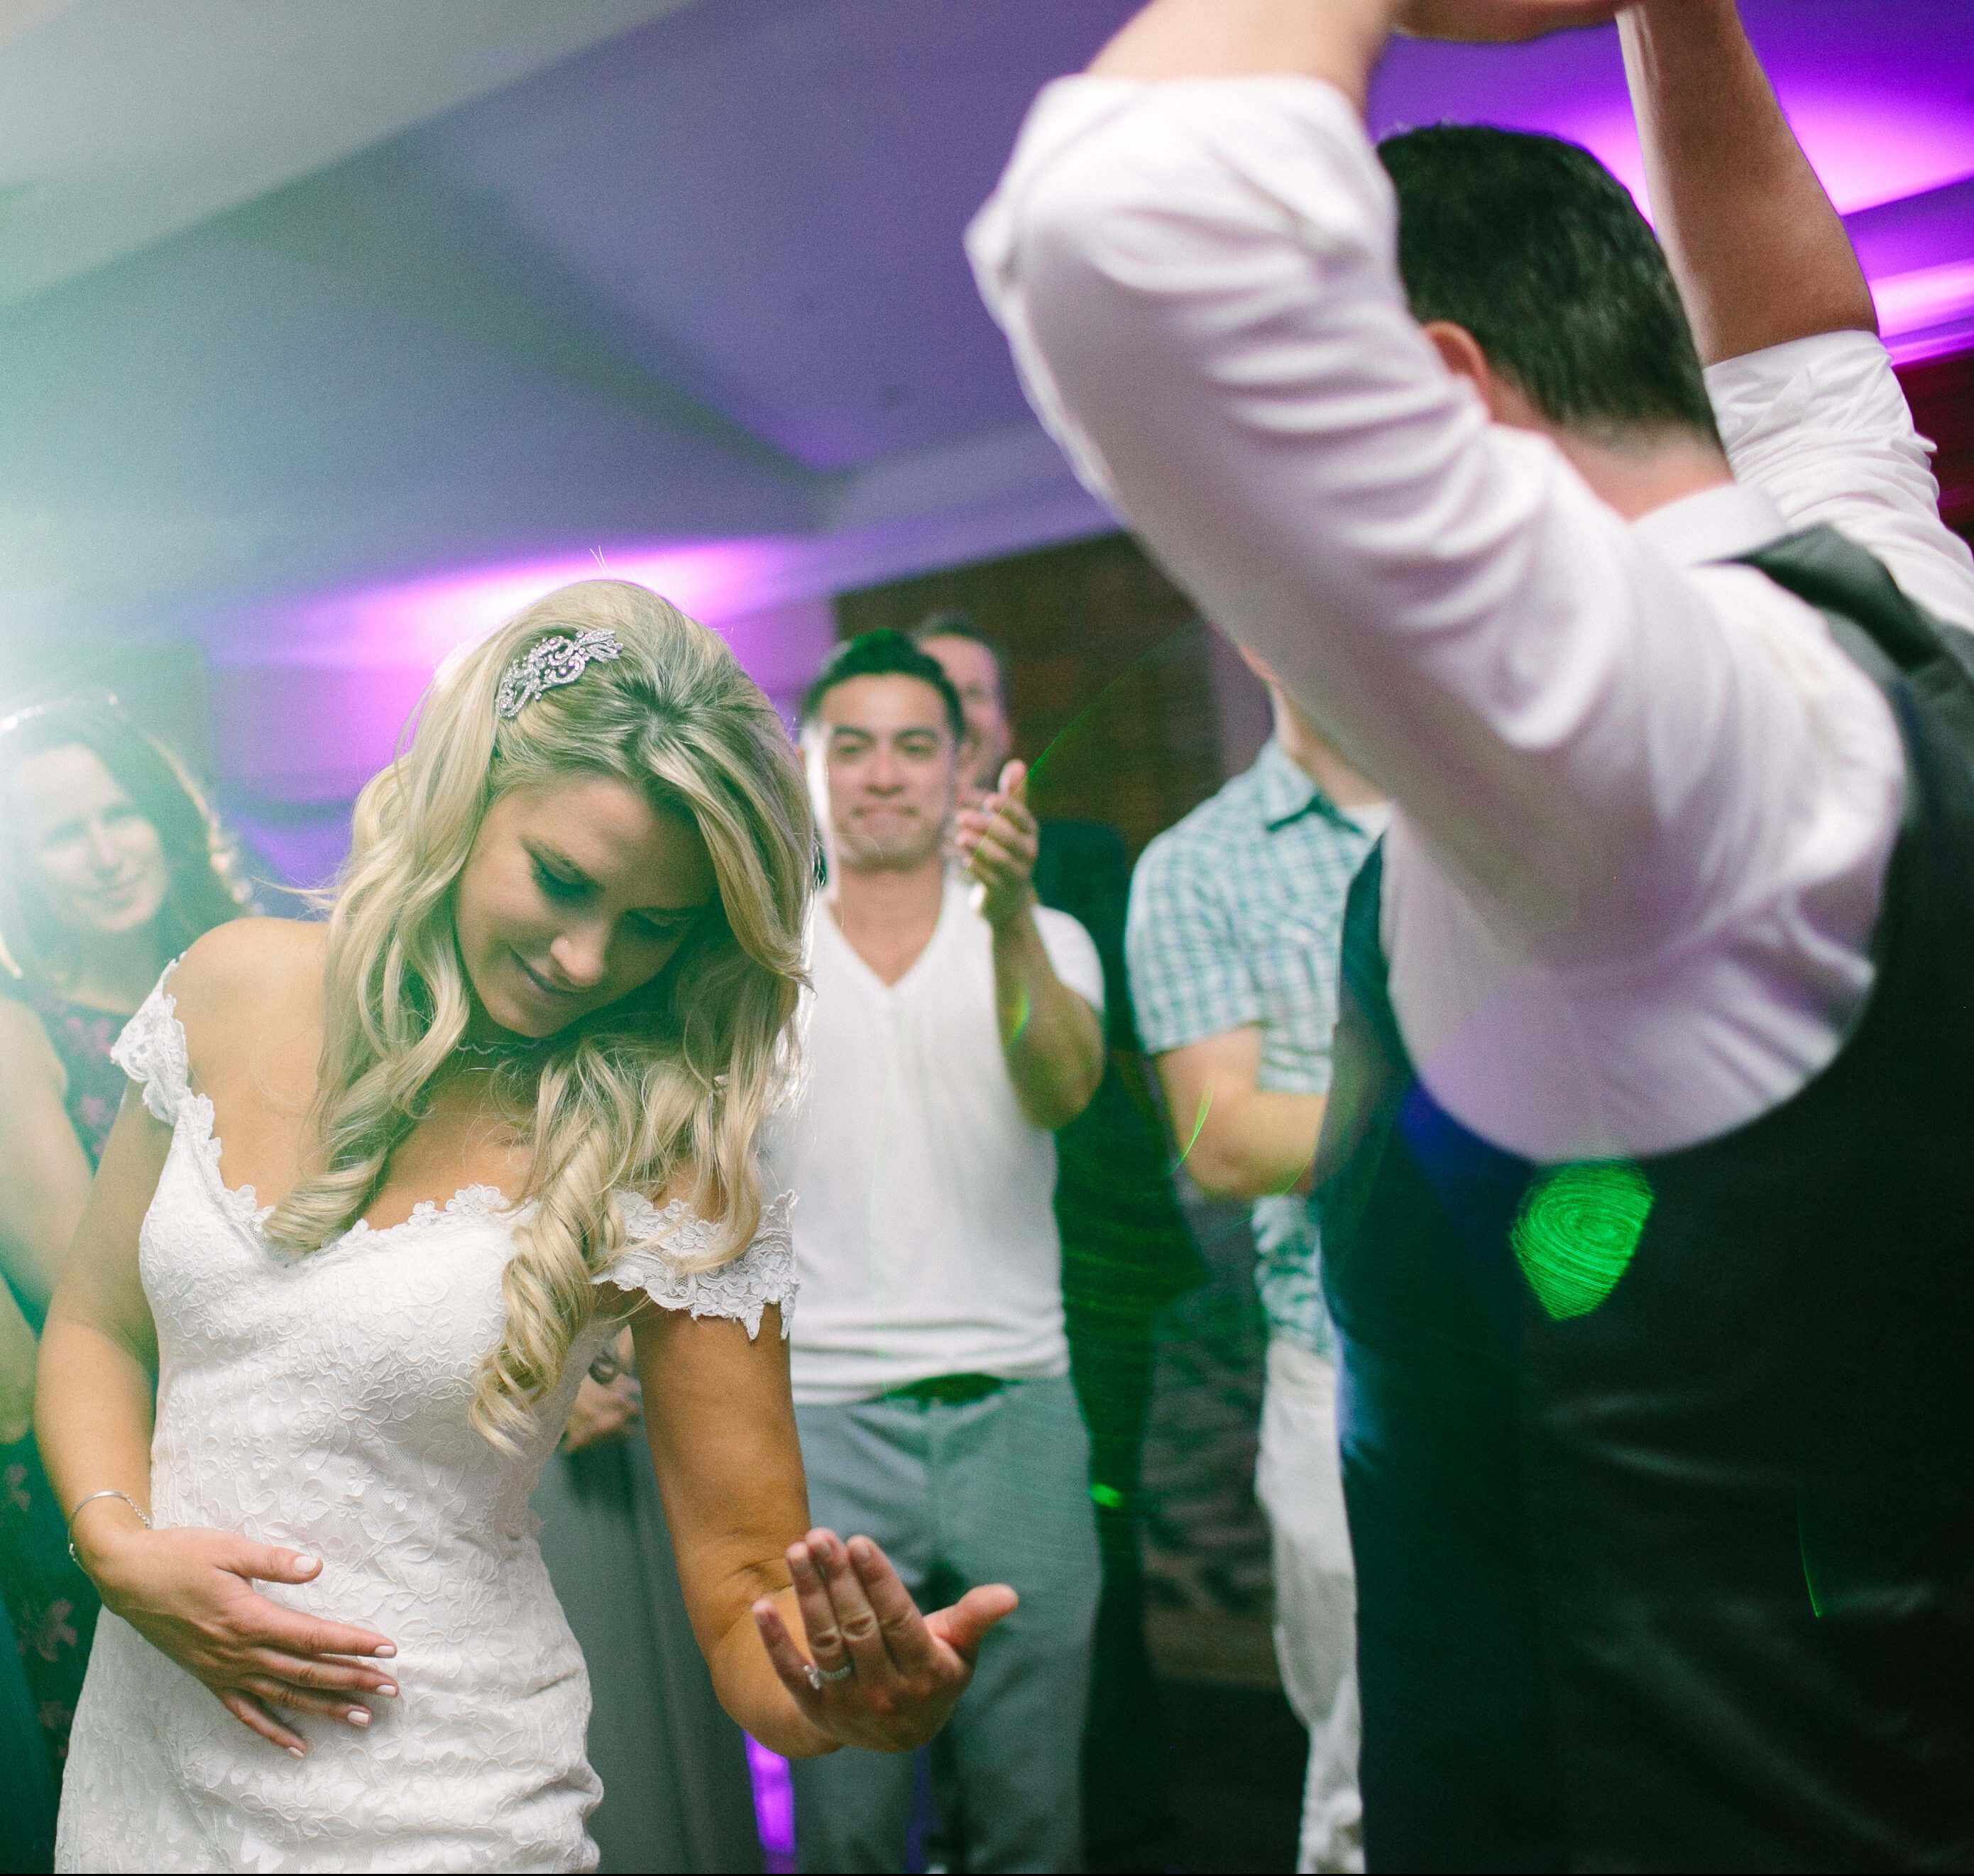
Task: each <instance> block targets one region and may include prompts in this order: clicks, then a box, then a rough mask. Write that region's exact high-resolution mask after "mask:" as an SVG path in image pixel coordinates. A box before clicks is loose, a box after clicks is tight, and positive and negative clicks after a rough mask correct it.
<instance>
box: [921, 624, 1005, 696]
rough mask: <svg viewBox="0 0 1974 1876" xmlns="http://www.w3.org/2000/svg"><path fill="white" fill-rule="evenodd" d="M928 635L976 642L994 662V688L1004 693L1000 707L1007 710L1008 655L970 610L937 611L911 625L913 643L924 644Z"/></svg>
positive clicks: (971, 642)
mask: <svg viewBox="0 0 1974 1876" xmlns="http://www.w3.org/2000/svg"><path fill="white" fill-rule="evenodd" d="M928 638H964V639H965V640H966V642H967V643H968V644H977V645H978V646H979V648H980V649H981V650H982V651H984V652H985V653H986V654H987V655H988V656H989V658H992V660H993V661H994V683H995V688H996V689H997V690H998V691H999V692H1000V694H1001V707H1002V710H1006V708H1007V707H1008V658H1007V654H1006V653H1005V652H1004V651H1002V649H1001V648H1000V647H999V645H998V644H995V641H993V640H992V638H989V637H988V636H987V635H986V634H985V632H984V631H982V630H981V629H980V628H979V626H978V625H975V624H974V622H973V616H972V614H971V613H969V612H958V611H951V612H935V613H933V615H932V616H931V617H930V618H923V619H921V620H920V622H918V624H917V625H914V626H913V628H912V643H913V644H915V645H923V644H924V643H925V641H926V640H927V639H928Z"/></svg>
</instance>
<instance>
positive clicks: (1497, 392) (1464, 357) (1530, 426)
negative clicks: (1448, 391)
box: [1421, 320, 1550, 433]
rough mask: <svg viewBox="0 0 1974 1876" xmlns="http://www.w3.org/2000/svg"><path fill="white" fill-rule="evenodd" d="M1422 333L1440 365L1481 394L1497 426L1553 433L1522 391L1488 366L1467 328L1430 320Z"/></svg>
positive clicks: (1478, 344)
mask: <svg viewBox="0 0 1974 1876" xmlns="http://www.w3.org/2000/svg"><path fill="white" fill-rule="evenodd" d="M1421 330H1423V331H1424V332H1425V336H1427V337H1428V339H1431V341H1432V346H1433V349H1434V350H1435V352H1437V353H1438V354H1439V357H1440V362H1441V364H1443V365H1444V366H1445V367H1446V369H1448V371H1450V372H1452V374H1453V375H1454V377H1456V378H1464V379H1466V380H1467V382H1468V383H1469V384H1471V385H1472V386H1473V387H1474V389H1475V390H1477V392H1480V402H1482V403H1483V404H1484V405H1487V415H1489V416H1490V417H1491V418H1494V421H1495V422H1497V424H1507V425H1510V426H1511V427H1512V428H1515V429H1517V430H1539V431H1543V432H1545V433H1546V432H1547V431H1549V428H1550V426H1549V425H1547V424H1546V423H1545V422H1543V419H1542V417H1541V415H1540V413H1539V412H1537V411H1536V408H1535V406H1534V405H1532V404H1531V403H1530V402H1529V400H1528V398H1527V396H1526V395H1525V394H1524V393H1523V391H1522V390H1521V389H1520V387H1519V386H1518V385H1516V384H1514V383H1513V382H1512V381H1511V380H1510V379H1507V378H1504V377H1503V376H1502V375H1501V374H1500V372H1497V370H1495V369H1494V366H1492V365H1490V363H1488V362H1487V353H1485V352H1484V351H1482V350H1481V349H1480V340H1479V339H1477V338H1475V337H1474V335H1473V334H1472V333H1471V332H1469V331H1468V330H1467V328H1466V327H1465V326H1459V325H1456V324H1455V323H1454V322H1453V321H1452V320H1428V321H1427V322H1426V323H1425V326H1424V327H1423V328H1422V329H1421Z"/></svg>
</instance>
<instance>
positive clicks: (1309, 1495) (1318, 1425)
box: [1126, 659, 1389, 1870]
mask: <svg viewBox="0 0 1974 1876" xmlns="http://www.w3.org/2000/svg"><path fill="white" fill-rule="evenodd" d="M1249 662H1250V663H1251V664H1252V663H1253V661H1252V660H1251V659H1250V661H1249ZM1255 668H1256V671H1257V674H1258V675H1259V676H1260V677H1261V678H1262V679H1263V681H1264V682H1266V683H1267V686H1268V690H1269V694H1270V697H1271V699H1272V701H1273V704H1274V720H1275V733H1274V736H1272V737H1271V738H1270V739H1269V740H1268V742H1267V745H1266V746H1264V748H1263V749H1262V751H1261V754H1260V756H1258V757H1257V758H1256V759H1255V761H1254V766H1252V767H1251V768H1250V769H1248V770H1247V771H1246V772H1244V773H1243V774H1241V775H1238V776H1235V777H1234V779H1232V780H1231V782H1228V783H1227V785H1225V787H1224V788H1222V789H1221V790H1220V792H1218V794H1217V795H1214V796H1213V797H1212V799H1211V800H1209V801H1207V802H1202V804H1201V805H1199V806H1198V808H1195V809H1194V810H1193V811H1192V813H1191V814H1189V815H1187V816H1186V817H1185V819H1184V820H1182V821H1181V822H1179V825H1177V826H1176V827H1174V828H1170V829H1169V831H1166V833H1163V834H1162V835H1159V838H1157V839H1156V840H1155V841H1153V842H1152V844H1151V845H1149V847H1147V848H1146V849H1145V853H1144V857H1143V859H1141V860H1140V861H1139V863H1138V868H1137V871H1136V874H1135V875H1134V876H1133V880H1132V882H1131V906H1130V920H1129V923H1128V926H1127V928H1126V957H1127V959H1128V961H1129V964H1130V980H1131V995H1132V998H1133V1002H1135V1004H1136V1009H1137V1015H1138V1026H1139V1031H1140V1033H1141V1034H1142V1035H1143V1038H1144V1046H1145V1050H1146V1054H1149V1055H1150V1056H1151V1057H1152V1058H1153V1061H1155V1062H1156V1064H1157V1068H1158V1071H1159V1079H1160V1081H1162V1083H1163V1084H1164V1087H1165V1092H1166V1102H1167V1104H1168V1106H1169V1110H1170V1112H1171V1114H1172V1126H1173V1128H1174V1130H1175V1131H1176V1133H1177V1136H1178V1139H1179V1145H1180V1146H1181V1147H1182V1149H1183V1150H1184V1157H1185V1166H1186V1169H1187V1171H1188V1172H1190V1173H1191V1174H1192V1178H1193V1179H1194V1181H1195V1183H1197V1184H1198V1186H1199V1187H1200V1189H1202V1191H1203V1192H1205V1193H1207V1194H1208V1196H1210V1197H1213V1198H1220V1199H1250V1200H1251V1201H1252V1202H1253V1204H1254V1240H1255V1246H1256V1248H1257V1251H1258V1253H1259V1260H1260V1261H1259V1268H1258V1271H1257V1273H1256V1274H1257V1281H1258V1283H1259V1285H1260V1288H1261V1304H1262V1307H1263V1310H1264V1312H1265V1314H1266V1315H1267V1323H1268V1378H1267V1393H1266V1396H1265V1398H1264V1406H1263V1411H1262V1423H1261V1461H1260V1464H1259V1466H1258V1469H1257V1475H1256V1479H1255V1487H1256V1490H1257V1491H1258V1494H1259V1496H1260V1497H1261V1502H1262V1504H1263V1505H1264V1507H1266V1508H1267V1513H1268V1518H1269V1522H1270V1524H1271V1527H1272V1530H1273V1532H1274V1576H1275V1608H1276V1624H1275V1643H1276V1649H1277V1654H1278V1655H1279V1657H1280V1662H1281V1669H1282V1679H1283V1683H1284V1686H1285V1687H1286V1688H1287V1692H1288V1695H1289V1699H1290V1702H1291V1704H1293V1705H1294V1707H1295V1709H1296V1711H1297V1714H1298V1715H1299V1716H1300V1717H1301V1720H1302V1721H1303V1724H1304V1725H1305V1726H1307V1727H1308V1728H1309V1732H1310V1762H1309V1775H1308V1779H1307V1784H1306V1786H1305V1788H1304V1792H1303V1822H1302V1831H1301V1842H1300V1850H1299V1853H1298V1856H1297V1868H1299V1869H1302V1870H1349V1869H1359V1870H1361V1869H1362V1868H1363V1867H1364V1864H1363V1852H1362V1847H1361V1837H1360V1825H1359V1815H1360V1809H1361V1807H1360V1805H1359V1800H1358V1796H1357V1740H1358V1730H1359V1726H1358V1710H1357V1686H1356V1673H1355V1665H1354V1664H1355V1628H1356V1589H1355V1585H1354V1580H1353V1574H1352V1571H1351V1565H1350V1539H1349V1530H1348V1529H1347V1527H1346V1524H1345V1521H1344V1513H1343V1481H1342V1478H1341V1476H1340V1474H1339V1466H1338V1460H1337V1445H1336V1369H1335V1368H1334V1366H1333V1355H1334V1343H1333V1336H1332V1334H1331V1331H1330V1319H1329V1316H1328V1314H1327V1313H1326V1310H1324V1308H1323V1292H1322V1287H1321V1284H1320V1278H1319V1276H1318V1272H1317V1241H1316V1228H1315V1223H1314V1220H1313V1218H1312V1217H1311V1215H1310V1208H1309V1205H1308V1203H1307V1199H1305V1198H1304V1197H1303V1194H1305V1193H1307V1191H1308V1189H1309V1180H1310V1163H1311V1162H1312V1160H1313V1158H1314V1156H1315V1153H1316V1141H1317V1133H1318V1131H1319V1130H1320V1128H1321V1127H1322V1124H1323V1104H1324V1101H1325V1100H1326V1097H1327V1094H1328V1091H1329V1087H1330V1031H1332V1030H1333V1028H1335V1026H1336V986H1337V972H1338V956H1339V942H1340V937H1341V932H1342V925H1343V902H1344V897H1345V895H1346V893H1347V892H1348V891H1349V886H1350V881H1351V880H1352V878H1353V877H1354V876H1355V874H1356V871H1357V868H1358V867H1359V864H1361V863H1362V860H1363V858H1364V856H1365V854H1366V853H1367V852H1369V850H1370V848H1371V845H1372V841H1375V840H1376V838H1377V837H1378V835H1379V834H1381V833H1382V831H1383V830H1384V826H1385V821H1386V820H1387V819H1388V818H1389V809H1388V808H1386V807H1385V805H1384V804H1383V803H1382V802H1381V801H1379V799H1378V797H1377V795H1376V791H1375V790H1374V789H1372V787H1371V785H1369V783H1368V782H1365V781H1364V780H1363V779H1362V778H1361V777H1359V776H1356V775H1355V774H1354V773H1353V772H1351V770H1350V769H1348V768H1346V766H1344V765H1343V763H1342V762H1340V761H1339V759H1337V757H1336V755H1335V754H1334V753H1333V752H1332V751H1331V750H1330V749H1329V748H1328V747H1327V746H1325V745H1324V743H1323V742H1322V741H1321V740H1320V739H1319V738H1318V737H1317V734H1316V733H1315V731H1314V730H1312V729H1311V728H1310V725H1309V723H1308V722H1307V720H1306V719H1304V718H1303V716H1302V715H1301V713H1300V712H1299V711H1297V710H1296V709H1295V707H1294V705H1293V704H1290V702H1289V701H1288V700H1287V698H1286V697H1284V695H1283V694H1282V691H1281V689H1280V687H1279V686H1278V685H1277V684H1276V683H1275V682H1274V680H1273V678H1272V677H1271V675H1270V674H1269V673H1268V672H1267V671H1265V670H1264V669H1262V668H1261V667H1259V666H1256V667H1255Z"/></svg>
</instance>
